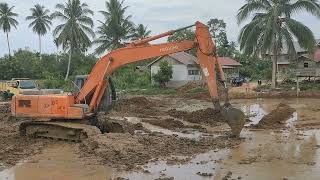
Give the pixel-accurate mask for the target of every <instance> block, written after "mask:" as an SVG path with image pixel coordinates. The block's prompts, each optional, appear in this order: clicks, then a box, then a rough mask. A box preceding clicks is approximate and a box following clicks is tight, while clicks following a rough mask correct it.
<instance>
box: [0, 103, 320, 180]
mask: <svg viewBox="0 0 320 180" xmlns="http://www.w3.org/2000/svg"><path fill="white" fill-rule="evenodd" d="M126 99H127V101H122V103H123V104H122V105H121V104H120V103H121V102H120V101H119V102H118V107H117V108H116V109H114V110H112V111H111V112H110V113H109V114H103V115H102V116H101V117H99V119H100V121H107V122H108V123H110V122H111V125H110V126H106V127H105V129H106V130H107V129H109V131H110V132H108V131H106V132H108V133H104V134H99V135H96V136H93V137H90V138H89V139H88V140H87V141H84V142H82V143H67V142H57V141H52V140H46V139H27V138H24V137H20V136H19V133H18V125H19V121H12V120H10V119H9V118H2V119H1V120H0V171H1V170H3V169H7V168H9V167H11V166H14V167H13V168H12V169H7V170H4V171H2V172H0V179H1V178H2V177H10V174H11V175H12V174H13V178H11V179H13V180H14V179H16V180H20V179H21V177H31V178H29V179H37V178H38V177H39V178H46V177H48V175H51V177H52V179H55V177H57V178H60V179H63V177H70V178H69V179H72V178H73V179H88V177H91V179H101V178H104V179H130V180H135V179H137V180H138V179H139V180H140V179H200V180H202V179H249V180H251V179H283V178H288V179H301V178H304V177H308V179H312V180H313V179H318V177H319V176H320V171H319V169H320V161H319V157H320V151H319V150H320V148H319V147H320V134H319V132H318V130H319V128H320V121H319V119H318V118H317V117H319V115H320V114H319V113H320V112H319V103H320V100H316V99H314V100H304V99H301V100H285V101H284V100H279V99H273V100H272V99H270V100H265V99H263V100H259V99H258V100H234V101H233V102H232V104H233V105H234V107H236V108H238V109H241V110H242V111H243V112H245V114H246V117H247V119H248V122H247V125H248V126H251V125H252V124H258V125H259V124H264V125H265V122H269V120H270V118H269V120H268V121H267V120H263V117H265V118H266V117H267V116H268V114H277V113H279V110H281V112H282V113H283V112H288V114H290V113H289V112H291V111H292V110H294V112H293V113H291V114H290V115H288V116H285V115H283V114H280V116H279V115H276V116H277V118H271V119H273V120H274V119H277V120H275V121H276V122H277V121H278V120H279V119H283V120H281V123H279V126H275V127H273V126H269V125H268V126H266V127H267V128H261V129H260V130H256V128H254V129H253V128H247V129H245V130H244V131H243V132H242V133H241V135H240V139H233V138H230V137H229V136H228V135H226V134H225V132H229V131H230V129H229V127H228V126H227V124H226V122H224V120H223V119H222V118H221V119H220V118H219V116H218V115H217V114H216V112H214V111H213V109H212V108H211V107H212V104H211V103H210V102H206V101H192V102H194V104H193V105H192V106H189V105H188V104H190V103H189V102H190V99H183V98H172V97H170V98H163V97H146V98H141V97H129V98H126ZM130 99H132V103H131V102H130ZM140 102H142V104H141V103H140ZM280 102H283V103H284V104H286V105H288V106H289V107H291V109H290V108H289V107H285V106H283V105H282V106H280V108H279V107H278V108H276V109H275V110H274V107H277V106H278V105H279V103H280ZM144 104H147V105H146V107H145V109H147V110H144V109H143V108H140V107H143V106H144ZM116 106H117V105H116ZM136 106H140V107H136ZM164 106H165V107H164ZM136 110H137V111H136ZM276 110H278V111H276ZM152 112H153V113H152ZM0 114H1V115H4V116H7V115H8V116H9V114H8V113H0ZM120 117H121V118H120ZM129 117H130V118H129ZM270 117H274V116H271V115H270ZM279 117H280V118H279ZM117 119H124V121H120V122H119V121H118V120H117ZM133 119H136V120H135V121H133ZM131 120H132V121H131ZM212 122H214V123H212ZM108 123H102V124H103V125H105V124H108ZM115 123H120V124H121V126H120V127H119V126H117V125H116V124H115ZM273 123H274V122H273ZM149 124H150V126H151V125H153V126H156V127H161V128H159V129H157V131H154V130H153V131H150V130H149V129H148V128H150V127H149V126H148V125H149ZM276 124H277V123H276ZM193 125H195V126H193ZM196 126H197V127H201V128H202V127H203V128H206V129H207V130H208V131H207V132H206V133H199V134H200V135H199V136H197V137H196V138H190V137H188V138H187V137H181V136H180V134H185V135H192V133H193V132H192V131H189V129H192V130H194V131H200V132H201V130H199V129H198V128H197V127H196ZM283 127H286V128H283ZM312 129H315V130H312ZM165 131H170V132H171V134H165V133H164V132H165ZM175 132H179V133H175ZM218 132H221V133H218ZM178 134H179V135H178ZM191 137H192V136H191ZM65 146H67V148H64V147H65ZM52 151H54V153H53V152H52ZM48 152H49V154H48ZM55 152H58V153H57V154H56V153H55ZM68 152H72V153H71V154H69V153H68ZM50 154H52V155H50ZM68 157H74V158H72V159H70V158H68ZM62 159H65V160H62ZM57 161H58V162H57ZM61 161H64V162H63V163H62V162H61ZM19 162H20V163H21V162H22V165H16V164H17V163H19ZM70 163H71V164H70ZM102 167H104V168H106V167H108V168H110V169H109V170H107V171H106V170H105V169H104V168H102ZM22 172H23V173H22ZM43 172H46V173H43ZM297 172H299V173H297ZM14 174H16V176H15V175H14ZM18 174H19V175H18ZM34 175H38V176H34ZM17 177H20V179H18V178H17ZM39 178H38V179H39ZM6 179H8V178H6ZM9 179H10V178H9Z"/></svg>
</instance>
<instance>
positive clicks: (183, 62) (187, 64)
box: [148, 52, 241, 87]
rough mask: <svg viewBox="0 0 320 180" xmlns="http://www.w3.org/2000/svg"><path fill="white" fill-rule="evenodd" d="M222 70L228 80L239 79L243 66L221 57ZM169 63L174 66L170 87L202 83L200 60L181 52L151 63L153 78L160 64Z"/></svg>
mask: <svg viewBox="0 0 320 180" xmlns="http://www.w3.org/2000/svg"><path fill="white" fill-rule="evenodd" d="M218 60H219V61H220V62H221V65H222V68H223V70H224V71H225V73H226V77H227V78H232V77H238V76H239V67H240V66H241V64H240V63H239V62H237V61H236V60H233V59H232V58H229V57H219V59H218ZM163 61H167V62H169V63H170V64H171V65H172V68H173V77H172V79H171V80H170V82H169V83H168V86H171V87H178V86H182V85H185V84H186V83H188V82H190V81H193V82H197V83H202V78H203V77H202V72H201V69H200V65H199V63H198V59H197V58H196V57H194V56H192V55H191V54H188V53H186V52H179V53H175V54H170V55H166V56H162V57H160V58H158V59H156V60H155V61H153V62H151V63H150V64H149V65H148V67H149V68H150V69H151V78H152V76H153V75H154V74H156V73H157V72H158V71H159V69H160V67H159V65H160V62H163Z"/></svg>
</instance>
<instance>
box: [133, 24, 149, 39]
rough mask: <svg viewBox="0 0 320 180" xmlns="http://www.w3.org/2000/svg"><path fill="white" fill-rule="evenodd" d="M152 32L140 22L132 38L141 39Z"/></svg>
mask: <svg viewBox="0 0 320 180" xmlns="http://www.w3.org/2000/svg"><path fill="white" fill-rule="evenodd" d="M150 34H151V31H150V30H148V28H147V27H146V26H144V25H143V24H139V25H138V27H137V28H136V29H135V32H134V33H133V35H132V36H133V37H132V40H141V39H145V38H147V37H149V36H150Z"/></svg>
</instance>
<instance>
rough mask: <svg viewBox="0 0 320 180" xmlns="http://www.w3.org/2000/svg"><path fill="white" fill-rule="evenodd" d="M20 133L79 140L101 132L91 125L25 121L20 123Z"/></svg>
mask: <svg viewBox="0 0 320 180" xmlns="http://www.w3.org/2000/svg"><path fill="white" fill-rule="evenodd" d="M19 131H20V135H22V136H27V137H39V138H40V137H42V138H50V139H56V140H65V141H74V142H80V141H82V140H84V139H87V138H88V137H92V136H95V135H98V134H101V132H100V130H99V129H98V128H97V127H95V126H91V125H87V124H79V123H72V122H57V121H54V122H53V121H25V122H23V123H21V124H20V127H19Z"/></svg>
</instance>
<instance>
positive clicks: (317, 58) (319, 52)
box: [314, 49, 320, 62]
mask: <svg viewBox="0 0 320 180" xmlns="http://www.w3.org/2000/svg"><path fill="white" fill-rule="evenodd" d="M314 60H315V61H317V62H320V49H317V50H316V52H315V53H314Z"/></svg>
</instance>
